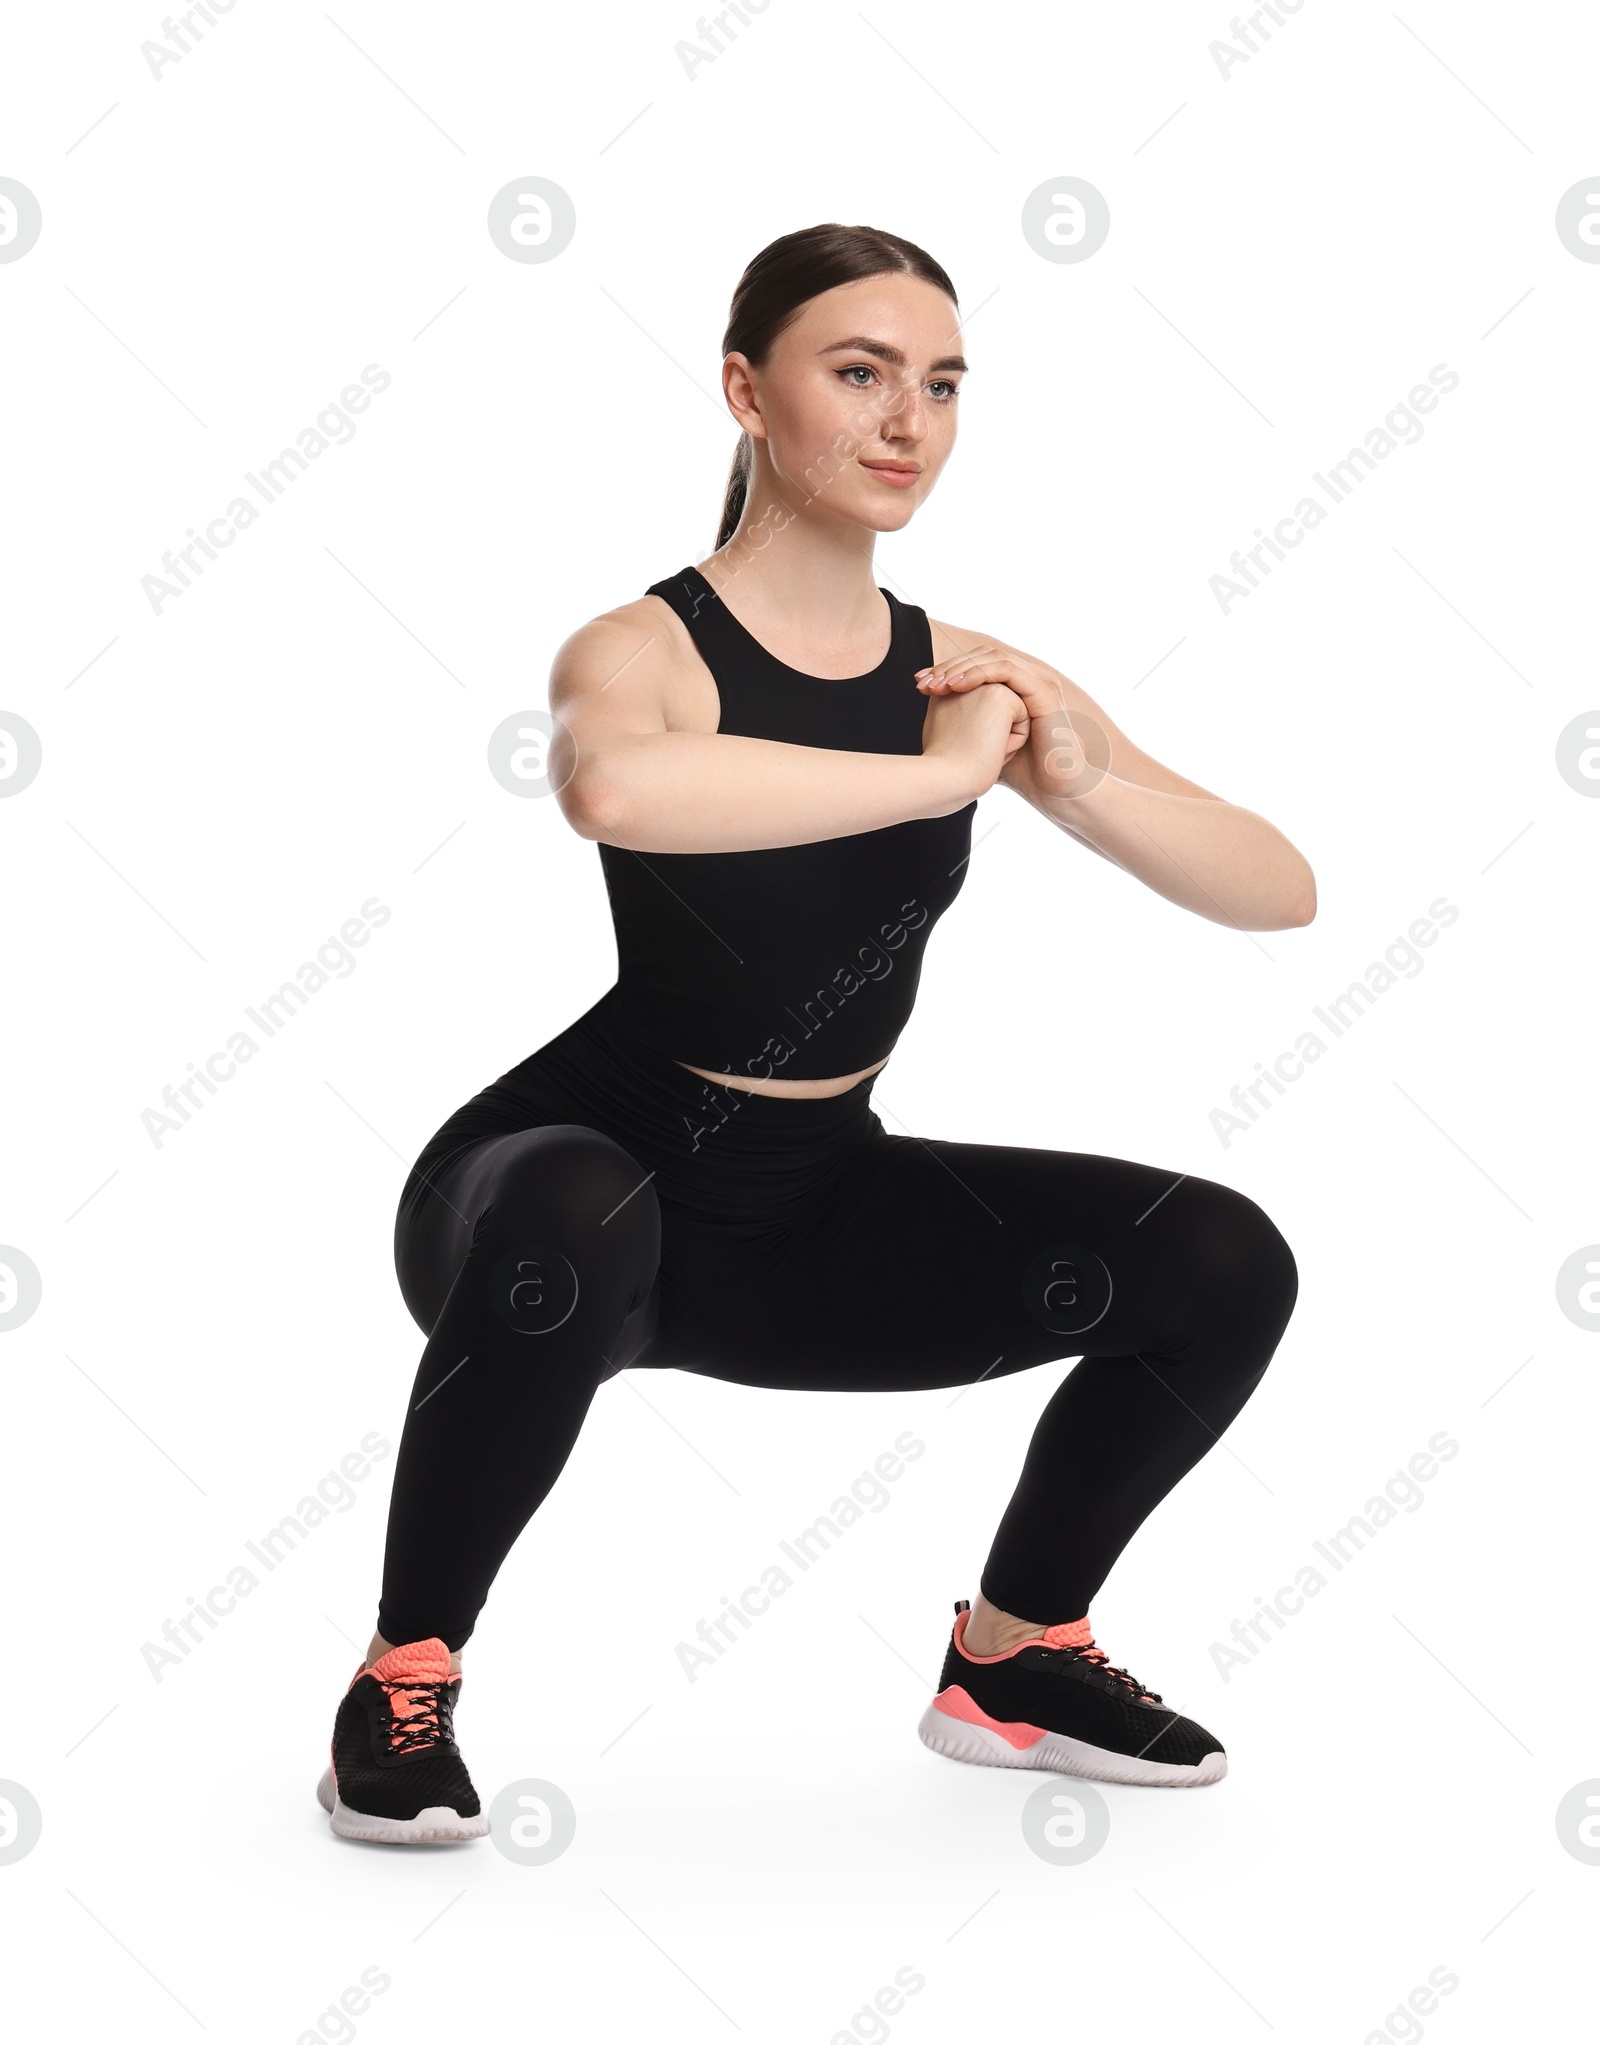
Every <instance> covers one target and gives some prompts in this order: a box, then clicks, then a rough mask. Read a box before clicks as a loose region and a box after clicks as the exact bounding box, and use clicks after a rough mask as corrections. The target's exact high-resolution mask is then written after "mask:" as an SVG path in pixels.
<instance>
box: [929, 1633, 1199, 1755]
mask: <svg viewBox="0 0 1600 2045" xmlns="http://www.w3.org/2000/svg"><path fill="white" fill-rule="evenodd" d="M971 1609H972V1608H971V1606H970V1605H969V1603H968V1601H967V1600H966V1599H965V1598H960V1599H958V1600H957V1602H956V1623H955V1626H954V1628H953V1629H952V1632H951V1635H950V1646H949V1650H948V1652H947V1653H946V1655H945V1658H944V1669H943V1671H942V1673H941V1674H940V1677H939V1693H938V1695H937V1696H936V1697H935V1698H934V1700H933V1702H932V1703H931V1704H930V1705H929V1706H928V1708H927V1710H926V1711H925V1712H924V1713H923V1714H922V1723H921V1724H920V1725H919V1726H918V1727H917V1732H918V1734H919V1736H920V1737H921V1739H922V1742H923V1744H924V1745H925V1746H928V1747H931V1748H932V1749H933V1751H934V1752H935V1753H936V1754H947V1755H949V1757H950V1759H951V1760H953V1761H978V1762H983V1763H986V1764H987V1765H988V1766H989V1767H991V1768H1048V1769H1051V1770H1052V1771H1053V1772H1054V1773H1056V1774H1058V1775H1086V1776H1089V1777H1091V1778H1092V1779H1093V1780H1094V1781H1096V1782H1138V1783H1148V1784H1152V1785H1159V1786H1161V1787H1165V1788H1173V1789H1178V1788H1188V1787H1190V1786H1192V1785H1194V1784H1197V1783H1203V1782H1217V1781H1219V1780H1220V1779H1221V1777H1222V1776H1224V1775H1226V1774H1227V1772H1228V1757H1227V1755H1226V1754H1225V1753H1224V1752H1223V1750H1222V1742H1221V1741H1220V1740H1218V1739H1216V1738H1215V1737H1214V1736H1213V1735H1212V1734H1210V1733H1208V1732H1207V1731H1206V1729H1205V1727H1204V1726H1199V1725H1196V1724H1195V1722H1194V1720H1193V1719H1192V1718H1180V1717H1179V1715H1178V1713H1177V1712H1175V1711H1173V1710H1172V1709H1171V1708H1170V1707H1169V1706H1167V1705H1164V1704H1163V1703H1162V1702H1161V1699H1160V1698H1159V1697H1158V1696H1157V1695H1156V1694H1155V1693H1154V1692H1153V1691H1150V1690H1146V1689H1145V1687H1144V1685H1143V1684H1142V1683H1139V1682H1137V1681H1136V1680H1135V1679H1134V1678H1133V1677H1132V1676H1130V1675H1129V1674H1128V1672H1127V1670H1126V1669H1118V1668H1113V1667H1112V1665H1111V1663H1110V1662H1108V1661H1107V1659H1106V1657H1105V1656H1104V1655H1103V1654H1102V1653H1101V1651H1100V1649H1099V1648H1097V1647H1096V1646H1095V1644H1094V1636H1093V1634H1092V1633H1091V1632H1090V1631H1089V1621H1088V1620H1087V1619H1074V1620H1071V1621H1069V1622H1066V1623H1064V1624H1062V1625H1059V1626H1047V1627H1046V1628H1045V1630H1044V1632H1043V1634H1042V1635H1040V1636H1039V1637H1038V1638H1036V1639H1033V1640H1025V1641H1023V1642H1022V1643H1021V1644H1020V1645H1019V1646H1017V1647H1013V1648H1008V1649H1007V1650H1006V1652H1005V1653H1004V1654H969V1653H968V1652H967V1649H966V1647H965V1646H964V1645H963V1641H962V1636H963V1635H964V1634H965V1632H966V1630H967V1619H968V1616H969V1614H970V1612H971Z"/></svg>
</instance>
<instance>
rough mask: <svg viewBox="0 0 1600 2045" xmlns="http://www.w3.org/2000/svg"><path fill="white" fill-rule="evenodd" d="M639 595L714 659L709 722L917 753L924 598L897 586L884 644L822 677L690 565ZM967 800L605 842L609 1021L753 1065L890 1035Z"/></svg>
mask: <svg viewBox="0 0 1600 2045" xmlns="http://www.w3.org/2000/svg"><path fill="white" fill-rule="evenodd" d="M647 594H649V595H651V596H659V597H663V598H665V600H666V601H667V602H668V603H669V604H671V606H672V608H673V609H674V610H675V611H676V612H677V613H678V616H679V617H680V618H682V620H683V622H684V624H685V625H686V626H687V627H688V630H689V633H690V635H691V636H692V638H693V640H694V643H695V645H696V647H697V648H698V649H699V652H700V655H701V658H702V659H703V660H704V661H705V663H706V666H707V667H708V668H709V669H710V670H711V674H712V677H713V679H714V680H715V682H716V685H717V692H718V695H719V697H720V699H721V713H720V716H719V720H718V725H717V729H718V730H719V731H723V732H731V733H736V734H738V735H739V736H741V737H745V738H766V739H780V740H784V741H786V742H787V743H788V744H790V745H804V746H823V747H828V748H832V749H836V750H839V751H843V752H856V753H920V752H921V751H922V726H923V719H924V717H925V716H926V713H927V707H928V706H927V699H926V697H924V696H923V695H921V694H920V693H919V692H918V690H917V688H916V684H915V681H914V677H915V674H916V671H917V669H918V668H920V667H927V666H929V665H931V663H932V660H933V641H932V636H931V634H930V632H929V629H928V618H927V613H926V612H925V611H922V610H920V609H919V608H918V607H917V606H916V605H915V604H903V603H901V602H900V601H899V600H898V598H896V597H895V595H894V594H893V592H892V591H890V590H887V589H886V590H884V592H883V594H884V596H885V597H886V598H887V599H888V602H889V614H890V618H891V621H892V626H893V632H892V637H891V639H890V642H889V651H888V653H887V654H886V655H885V656H884V658H883V660H882V661H881V662H880V664H879V665H878V666H877V667H875V668H874V669H873V670H872V672H871V674H866V675H858V676H855V677H853V678H852V679H849V680H844V681H827V680H824V679H822V678H820V677H818V676H816V675H807V674H802V673H801V672H800V671H799V670H798V669H797V668H792V667H787V666H785V665H784V663H783V662H782V661H781V660H778V659H777V658H776V657H775V656H774V655H772V654H770V653H768V651H767V650H766V648H765V647H764V646H762V645H761V644H760V642H759V641H758V640H756V639H755V638H754V637H752V635H751V634H750V633H749V632H747V631H746V630H745V628H744V626H743V625H741V624H740V623H739V621H738V619H737V618H736V617H734V615H733V613H732V612H731V611H730V610H729V609H728V607H727V605H726V604H724V603H723V601H722V599H721V598H720V597H719V596H718V595H717V593H716V591H715V590H714V589H713V588H712V586H711V584H710V583H709V582H708V581H707V580H706V578H705V577H704V576H703V575H702V574H701V573H700V571H699V570H698V569H697V568H693V567H690V568H683V569H680V570H679V572H678V573H677V574H676V575H669V576H668V577H666V578H665V580H663V581H661V582H653V583H652V584H651V585H650V588H649V591H648V592H647ZM976 808H977V803H976V802H975V801H974V802H969V803H968V804H967V805H966V806H965V807H964V808H962V809H959V810H955V811H953V812H952V813H951V814H950V815H949V816H943V817H914V818H911V819H909V820H908V821H906V822H904V823H899V824H890V825H888V826H887V827H886V828H884V829H882V830H875V831H860V832H856V833H853V834H852V835H850V836H848V837H843V838H823V839H818V840H816V841H815V842H813V843H811V844H806V845H779V846H769V847H765V848H762V849H760V850H756V851H741V852H634V851H630V850H628V849H627V848H625V847H621V846H616V845H607V844H603V843H602V844H601V845H600V848H599V850H600V864H601V867H602V870H603V872H604V874H605V881H606V892H607V894H608V896H609V898H610V902H611V915H612V920H613V922H614V924H615V926H616V938H617V984H616V986H615V987H614V988H612V989H611V990H610V991H609V992H608V994H606V995H605V996H603V997H602V1003H603V1005H604V1007H605V1008H606V1010H607V1012H608V1013H609V1014H610V1016H611V1017H612V1019H613V1021H614V1022H615V1023H616V1024H617V1026H618V1027H619V1028H622V1029H623V1030H624V1031H625V1032H626V1033H628V1034H631V1035H633V1036H635V1037H636V1038H639V1039H641V1040H643V1041H645V1042H647V1043H649V1044H650V1045H652V1046H653V1047H654V1048H655V1049H656V1050H658V1051H664V1052H665V1053H666V1054H667V1055H668V1056H669V1057H672V1058H676V1059H679V1060H681V1061H682V1062H683V1063H685V1064H689V1065H701V1066H704V1067H706V1068H707V1069H708V1070H715V1071H719V1072H734V1073H738V1074H740V1075H741V1076H746V1077H753V1078H757V1079H768V1078H787V1079H830V1078H837V1077H840V1076H842V1075H843V1074H845V1073H848V1072H859V1071H861V1070H862V1068H863V1067H865V1066H868V1065H875V1064H876V1063H877V1062H878V1060H879V1059H880V1058H883V1057H886V1056H887V1055H888V1053H889V1052H890V1051H891V1050H892V1049H893V1048H894V1044H895V1041H896V1039H897V1038H898V1037H899V1035H900V1032H901V1030H902V1029H903V1028H904V1027H905V1023H906V1020H907V1018H908V1017H909V1016H910V1014H911V1008H912V1003H913V1002H914V1001H915V999H916V992H917V982H918V979H919V977H920V975H921V971H922V954H923V949H924V947H925V945H926V944H927V941H928V935H929V933H930V932H931V931H932V929H933V926H934V924H935V923H936V922H937V921H938V919H939V918H940V916H941V915H943V913H944V911H945V910H946V909H948V908H949V906H950V904H951V903H952V902H953V901H954V900H955V898H956V896H957V895H958V894H959V893H960V891H961V884H962V882H963V881H964V880H965V879H966V872H967V868H966V860H967V855H968V852H969V851H970V849H971V842H972V816H973V812H974V811H975V810H976Z"/></svg>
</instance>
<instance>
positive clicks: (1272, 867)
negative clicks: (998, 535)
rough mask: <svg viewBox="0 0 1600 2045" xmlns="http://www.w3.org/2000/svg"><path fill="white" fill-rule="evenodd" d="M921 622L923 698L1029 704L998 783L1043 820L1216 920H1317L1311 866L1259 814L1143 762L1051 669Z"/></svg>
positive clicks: (1264, 924)
mask: <svg viewBox="0 0 1600 2045" xmlns="http://www.w3.org/2000/svg"><path fill="white" fill-rule="evenodd" d="M929 622H930V624H931V625H932V626H933V632H934V664H933V667H932V669H931V670H929V671H928V673H929V678H930V679H931V686H930V687H925V688H924V693H925V694H934V695H937V694H938V693H939V692H941V691H944V690H947V689H949V688H950V687H952V686H955V687H957V688H959V687H962V686H965V687H969V688H981V687H984V686H986V685H988V684H990V683H992V682H996V681H1003V682H1005V683H1006V684H1007V685H1008V687H1010V688H1011V689H1013V690H1014V691H1015V692H1016V693H1017V695H1019V696H1020V697H1021V698H1022V700H1023V702H1024V703H1025V704H1026V705H1027V707H1028V711H1029V718H1030V727H1031V729H1030V736H1029V741H1028V744H1027V745H1026V746H1024V747H1023V748H1022V749H1021V750H1020V751H1019V752H1017V753H1016V754H1015V755H1014V756H1013V757H1012V758H1011V759H1010V760H1009V761H1008V762H1007V763H1006V765H1005V767H1004V769H1003V771H1002V772H1001V774H1000V776H999V778H1000V779H1001V780H1002V781H1003V782H1004V783H1005V784H1006V786H1007V787H1008V788H1010V789H1012V790H1013V791H1014V792H1015V793H1016V794H1018V795H1020V796H1021V797H1022V798H1023V800H1024V801H1026V802H1029V803H1031V804H1032V805H1033V807H1034V808H1035V809H1037V810H1038V811H1039V812H1040V814H1041V815H1042V816H1045V817H1048V818H1049V819H1050V821H1051V822H1052V823H1053V824H1056V825H1058V826H1059V827H1060V828H1061V829H1062V830H1064V831H1066V832H1068V833H1069V834H1070V835H1071V836H1072V837H1075V838H1077V839H1078V840H1079V842H1080V843H1082V844H1085V845H1087V846H1089V847H1090V849H1091V850H1092V851H1095V852H1098V853H1099V854H1100V855H1101V857H1102V858H1103V859H1109V860H1110V861H1111V862H1112V863H1113V864H1114V865H1116V866H1120V867H1122V868H1123V869H1124V871H1126V872H1128V873H1131V874H1132V875H1133V876H1134V878H1135V879H1136V880H1140V881H1143V882H1144V884H1145V886H1146V887H1148V888H1151V889H1153V890H1154V891H1155V893H1157V894H1159V895H1164V896H1165V897H1166V899H1167V900H1168V901H1169V902H1175V903H1177V905H1178V906H1179V908H1182V909H1192V910H1193V911H1194V913H1195V914H1196V915H1197V916H1205V917H1209V918H1210V920H1211V921H1212V922H1214V923H1225V924H1228V925H1230V926H1231V927H1232V928H1234V929H1237V930H1283V929H1288V928H1290V927H1292V926H1296V925H1301V924H1306V923H1309V922H1310V921H1311V919H1312V918H1313V917H1314V916H1315V915H1316V913H1317V883H1316V877H1315V875H1314V874H1313V873H1312V870H1311V867H1310V865H1309V863H1308V862H1307V861H1306V860H1305V858H1304V857H1302V855H1301V854H1300V852H1299V851H1298V850H1297V849H1296V848H1295V847H1294V846H1293V845H1292V844H1290V842H1289V840H1288V839H1287V838H1286V837H1285V836H1284V835H1283V833H1282V832H1281V831H1280V830H1278V829H1277V827H1276V826H1275V825H1273V824H1270V823H1268V821H1267V819H1266V818H1265V817H1263V816H1258V815H1257V814H1256V812H1255V811H1254V810H1250V809H1244V808H1242V807H1240V805H1238V804H1237V803H1231V802H1227V801H1225V800H1224V799H1223V798H1222V797H1220V796H1216V795H1213V794H1212V793H1211V792H1210V790H1209V789H1205V788H1202V787H1200V786H1199V784H1198V783H1197V782H1194V781H1190V780H1187V779H1186V778H1185V777H1184V776H1183V775H1182V774H1179V773H1176V772H1175V771H1174V770H1173V769H1172V768H1170V767H1165V766H1163V765H1162V763H1161V762H1160V761H1159V760H1156V759H1152V758H1151V756H1150V755H1149V754H1148V753H1146V752H1144V751H1143V750H1142V749H1141V748H1140V747H1138V746H1136V745H1135V744H1134V742H1133V740H1132V739H1130V738H1129V737H1128V736H1127V735H1126V733H1124V732H1122V731H1120V730H1119V729H1118V728H1117V726H1116V725H1115V724H1113V723H1112V721H1111V719H1110V718H1109V717H1108V716H1107V715H1106V713H1105V711H1104V710H1102V709H1101V707H1100V705H1099V704H1098V703H1096V702H1095V700H1094V699H1093V697H1091V696H1090V695H1088V694H1087V692H1086V691H1084V690H1083V689H1080V688H1079V687H1078V685H1077V683H1076V682H1074V681H1071V680H1069V679H1068V678H1067V676H1065V675H1064V674H1062V673H1061V672H1060V671H1059V669H1056V668H1053V667H1051V666H1050V665H1049V664H1048V662H1045V661H1041V660H1036V659H1034V658H1033V657H1032V656H1031V655H1029V654H1025V653H1022V652H1021V651H1020V650H1019V649H1018V648H1016V647H1012V646H1006V645H1004V644H1003V643H1002V642H1000V641H997V640H993V639H986V638H983V637H981V636H980V635H979V634H978V633H976V632H966V631H963V630H962V629H961V628H960V627H958V626H954V625H942V624H939V623H938V622H936V621H934V620H931V619H930V621H929ZM953 677H959V678H960V679H958V680H955V681H952V678H953Z"/></svg>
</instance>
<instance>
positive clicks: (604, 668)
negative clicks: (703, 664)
mask: <svg viewBox="0 0 1600 2045" xmlns="http://www.w3.org/2000/svg"><path fill="white" fill-rule="evenodd" d="M633 610H634V606H632V605H622V606H620V607H619V609H618V610H617V611H614V612H608V613H606V614H605V615H603V616H601V617H599V618H595V619H592V620H591V621H590V622H589V623H588V624H587V625H584V626H582V627H581V628H580V629H579V630H578V631H576V632H574V633H573V634H572V636H571V637H570V638H569V639H567V640H566V641H565V642H564V644H563V645H562V646H561V648H560V649H559V651H558V652H557V654H556V658H555V662H554V665H553V667H552V669H551V676H550V710H551V714H552V716H553V717H554V718H555V719H556V723H557V733H556V738H555V740H554V742H553V744H552V747H551V755H550V774H551V779H552V781H553V782H554V784H555V787H556V791H557V794H556V799H557V801H558V802H559V803H560V805H561V811H562V814H563V816H564V817H565V818H566V819H567V822H568V823H569V824H571V826H572V828H573V829H574V830H575V831H576V832H577V833H578V834H579V836H580V837H584V838H595V839H600V840H603V841H604V842H605V843H606V844H608V845H621V846H625V847H628V848H629V849H631V850H633V851H636V852H740V851H754V850H761V849H764V848H766V847H769V846H775V845H804V844H809V843H811V842H812V841H814V840H816V839H820V838H841V837H849V836H851V835H853V834H854V833H856V832H858V831H875V830H879V829H881V828H883V827H884V826H886V825H889V824H898V823H904V822H907V821H909V820H910V819H912V818H914V817H941V816H948V815H950V814H951V812H952V811H954V810H958V809H960V808H962V807H963V805H965V804H966V803H968V802H971V801H972V800H973V799H974V798H975V797H976V796H978V795H980V794H982V793H983V791H984V790H985V789H987V788H989V787H990V786H992V785H993V782H994V780H995V778H996V776H997V775H998V773H999V770H1000V767H1001V765H1002V764H1003V763H1004V759H1005V756H1006V750H1007V746H1008V744H1011V743H1012V738H1011V734H1012V732H1013V729H1014V727H1015V728H1016V732H1017V735H1016V738H1015V741H1014V743H1015V744H1018V745H1020V744H1021V743H1022V742H1023V741H1022V736H1021V726H1022V725H1023V724H1025V721H1026V720H1025V718H1024V715H1023V713H1022V710H1021V706H1020V704H1019V703H1018V702H1017V700H1016V698H1015V697H1014V696H1013V695H1012V693H1011V691H1010V690H1009V689H1000V690H992V691H983V690H979V691H976V692H974V694H973V697H972V698H971V699H969V704H970V707H969V712H968V714H967V715H966V716H964V717H960V716H951V715H950V713H951V712H953V711H955V709H956V705H955V704H954V703H948V704H937V705H930V706H929V714H928V716H927V718H926V720H925V729H924V738H923V746H924V749H923V751H922V752H921V753H920V754H900V753H856V752H837V751H832V750H829V749H827V748H823V747H819V746H804V745H788V744H784V743H782V742H780V741H778V740H775V739H761V738H743V737H740V736H737V735H735V734H732V733H723V732H712V731H686V730H672V729H669V728H668V725H667V721H666V704H667V685H668V674H669V664H670V656H669V652H668V648H667V647H666V645H665V643H664V642H663V641H662V640H661V639H660V637H659V636H658V635H657V632H656V629H655V627H654V626H653V624H649V623H645V622H643V621H642V620H641V619H640V618H638V617H637V616H630V615H629V613H630V612H631V611H633ZM906 686H907V688H908V689H909V688H910V687H911V681H910V677H909V676H908V677H907V680H906ZM979 697H982V698H986V700H985V701H982V702H980V701H978V700H976V698H979ZM1002 698H1003V699H1004V702H1001V701H1000V700H999V699H1002ZM941 712H942V713H944V714H943V715H942V716H941V715H939V713H941Z"/></svg>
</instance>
